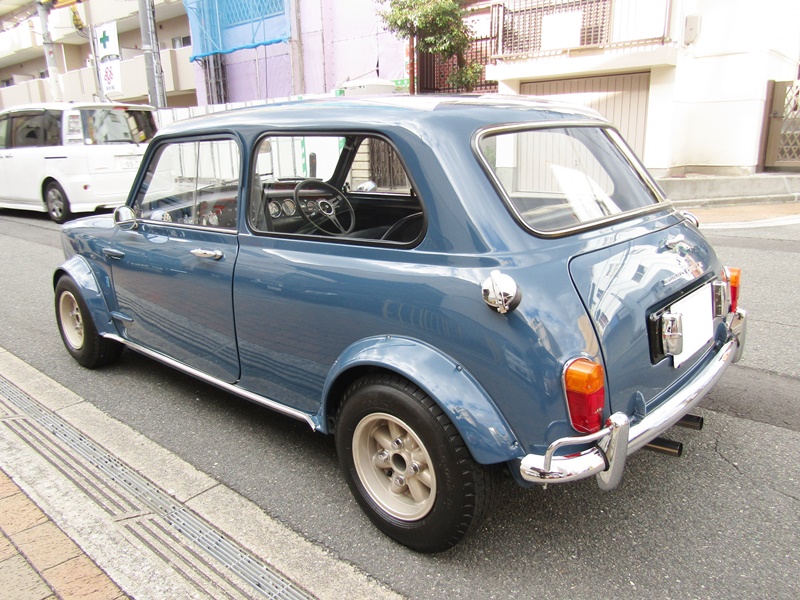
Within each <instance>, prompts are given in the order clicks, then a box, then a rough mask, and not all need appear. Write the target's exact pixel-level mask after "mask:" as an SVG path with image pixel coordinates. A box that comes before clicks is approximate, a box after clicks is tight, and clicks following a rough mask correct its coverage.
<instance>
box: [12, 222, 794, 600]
mask: <svg viewBox="0 0 800 600" xmlns="http://www.w3.org/2000/svg"><path fill="white" fill-rule="evenodd" d="M708 236H709V237H710V238H711V239H712V241H713V242H714V243H715V245H716V247H717V250H718V252H719V254H720V255H721V257H722V259H723V262H725V263H726V264H730V265H733V266H740V267H742V268H743V291H742V302H741V303H742V305H743V306H745V307H746V308H747V309H748V310H749V314H750V323H749V331H748V334H749V338H748V347H747V350H746V351H745V355H744V358H743V360H742V362H741V363H740V364H739V365H737V366H735V367H733V368H732V369H730V370H729V372H728V374H726V377H725V378H724V379H723V381H722V382H721V383H720V384H719V385H718V387H717V388H716V389H715V390H714V391H713V392H712V393H711V395H710V396H709V397H708V398H707V399H706V400H705V401H704V404H703V407H704V409H705V410H704V411H703V412H704V415H705V417H706V427H705V429H704V430H703V431H702V432H693V431H687V430H680V429H676V430H674V432H672V433H671V434H670V437H672V438H673V439H676V440H678V441H682V442H683V443H684V451H685V454H684V457H683V458H681V459H671V458H667V457H664V456H660V455H656V454H652V453H647V452H639V453H637V454H635V455H634V456H632V457H631V458H630V460H629V464H628V469H627V471H626V474H625V478H624V481H623V484H622V486H621V487H620V488H619V489H618V490H616V491H614V492H601V491H600V490H598V489H597V486H596V485H595V484H594V482H593V481H591V480H590V481H586V482H580V483H577V484H574V485H568V486H563V487H559V486H551V487H550V488H549V489H547V490H541V489H534V490H523V489H520V488H518V487H517V486H516V485H515V484H514V483H513V482H512V481H511V480H510V479H507V480H505V481H503V483H502V485H501V490H500V494H499V498H498V502H497V506H496V507H495V511H494V515H493V517H492V518H491V519H490V520H489V521H488V522H487V523H486V524H485V526H484V527H483V529H482V530H481V531H479V532H477V534H476V535H474V536H473V537H471V538H469V539H468V540H466V542H465V543H463V544H461V545H460V546H458V547H457V548H455V549H454V550H452V551H450V552H446V553H443V554H440V555H435V556H421V555H418V554H415V553H413V552H411V551H409V550H407V549H405V548H403V547H401V546H398V545H397V544H395V543H393V542H392V541H390V540H389V539H387V538H385V537H384V536H383V535H381V534H380V533H378V532H377V531H376V530H375V529H374V528H373V527H372V525H371V524H370V523H369V522H368V520H367V519H366V517H364V516H363V514H362V513H361V511H360V510H359V509H358V507H357V506H356V504H355V502H354V500H353V499H352V497H351V496H350V493H349V491H348V490H347V488H346V486H345V484H344V481H343V479H342V477H341V476H340V475H339V471H338V468H337V463H336V455H335V450H334V445H333V441H332V439H330V438H326V437H324V436H322V435H319V434H314V433H312V432H311V431H310V430H309V429H307V427H306V425H305V424H303V423H300V422H298V421H293V420H290V419H288V418H285V417H282V416H279V415H277V414H274V413H272V412H270V411H268V410H266V409H262V408H259V407H257V406H255V405H252V404H249V403H247V402H244V401H241V400H239V399H237V398H234V397H232V396H229V395H227V394H224V393H221V392H220V391H218V390H217V389H215V388H212V387H210V386H207V385H204V384H202V383H199V382H197V381H195V380H193V379H191V378H189V377H187V376H184V375H181V374H179V373H176V372H174V371H172V370H170V369H168V368H166V367H162V366H160V365H159V364H157V363H154V362H152V361H150V360H148V359H145V358H143V357H141V356H138V355H136V354H134V353H132V352H127V353H125V355H124V356H123V359H122V360H121V361H120V362H119V363H118V364H116V365H114V366H113V367H110V368H107V369H103V370H99V371H88V370H85V369H83V368H81V367H80V366H78V365H77V364H76V363H75V362H74V361H73V360H72V359H71V358H70V357H69V355H68V354H67V352H66V351H65V350H64V348H63V346H62V344H61V340H60V338H59V336H58V332H57V328H56V325H55V320H54V316H53V306H52V305H53V293H52V284H51V274H52V272H53V269H54V268H55V267H56V266H57V265H58V264H59V263H60V262H61V259H62V254H61V246H60V241H59V237H58V228H57V226H55V225H53V224H51V223H50V222H49V221H47V220H46V218H45V217H43V216H40V215H33V214H25V213H11V212H8V211H0V251H1V252H2V255H3V260H2V261H1V262H0V273H1V274H2V282H3V300H2V302H0V325H1V326H0V346H2V347H4V348H6V349H8V350H9V351H10V352H12V353H14V354H15V355H17V356H18V357H20V358H22V359H23V360H25V361H26V362H28V363H29V364H31V365H33V366H34V367H36V368H37V369H39V370H40V371H42V372H44V373H45V374H47V375H48V376H50V377H52V378H53V379H55V380H57V381H58V382H60V383H61V384H63V385H65V386H66V387H68V388H70V389H72V390H73V391H75V392H76V393H77V394H79V395H81V396H83V397H84V398H86V399H87V400H90V401H91V402H92V403H94V404H95V405H96V406H97V407H99V408H100V409H101V410H103V411H104V412H106V413H108V414H109V415H111V416H112V417H114V418H116V419H119V420H120V421H123V422H124V423H126V424H128V425H130V426H131V427H133V428H135V429H136V430H138V431H139V432H141V433H142V434H144V435H145V436H147V437H148V438H150V439H152V440H153V441H155V442H156V443H158V444H160V445H162V446H164V447H166V448H168V449H169V450H171V451H172V452H174V453H176V454H178V455H179V456H181V457H182V458H184V459H185V460H187V461H188V462H190V463H191V464H193V465H194V466H196V467H197V468H198V469H200V470H202V471H204V472H206V473H208V474H209V475H211V476H212V477H214V478H216V479H217V480H219V481H221V482H223V483H225V484H226V485H227V486H229V487H231V488H232V489H234V490H236V491H238V492H239V493H241V494H242V495H244V496H246V497H247V498H249V499H250V500H252V501H253V502H255V503H257V504H258V505H259V506H261V507H262V508H263V509H264V510H265V511H266V512H267V513H268V514H270V515H271V516H273V517H274V518H276V519H278V520H279V521H281V522H283V523H285V524H286V525H288V526H289V527H291V528H292V529H294V530H296V531H298V532H300V533H302V534H303V535H304V536H305V537H307V538H308V539H310V540H312V541H314V542H315V543H318V544H320V545H322V546H324V547H325V548H327V549H329V550H330V551H331V552H332V553H333V554H335V555H336V556H338V557H339V558H342V559H343V560H346V561H348V562H350V563H352V564H354V565H356V566H357V567H359V568H360V569H362V570H363V571H365V572H366V573H368V574H370V575H372V576H373V577H375V578H376V579H378V580H380V581H382V582H385V583H386V585H388V586H389V587H391V588H392V589H394V590H396V591H398V592H400V593H402V594H404V595H406V596H408V597H410V598H431V597H460V598H481V599H484V598H533V597H538V598H609V597H615V598H642V597H648V598H651V597H652V598H767V597H769V598H796V597H798V596H800V550H798V547H800V466H799V465H800V404H799V403H798V401H797V399H796V396H797V394H796V392H795V390H796V389H797V387H796V386H797V385H798V383H800V370H799V369H800V367H798V364H800V361H798V358H800V335H799V334H800V331H798V327H800V325H798V324H800V303H799V302H797V298H796V295H797V290H800V268H798V266H797V263H794V260H796V259H797V258H798V252H799V251H800V225H792V226H787V227H770V228H759V229H754V228H750V229H748V228H743V229H729V230H722V229H719V230H718V229H710V230H708ZM324 576H325V574H324V573H320V574H319V577H324Z"/></svg>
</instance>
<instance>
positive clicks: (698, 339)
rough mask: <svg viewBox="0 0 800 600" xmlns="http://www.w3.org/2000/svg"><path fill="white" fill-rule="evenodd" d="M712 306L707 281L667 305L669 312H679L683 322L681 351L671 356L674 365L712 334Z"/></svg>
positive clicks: (680, 362) (690, 354) (683, 360)
mask: <svg viewBox="0 0 800 600" xmlns="http://www.w3.org/2000/svg"><path fill="white" fill-rule="evenodd" d="M713 306H714V305H713V297H712V291H711V284H710V283H709V284H707V285H704V286H703V287H701V288H700V289H699V290H695V291H694V292H692V293H691V294H689V295H688V296H686V297H685V298H681V299H680V300H678V301H677V302H676V303H675V304H673V305H672V306H670V307H669V312H670V313H671V314H673V315H674V314H680V315H681V319H682V322H683V323H682V324H683V328H682V333H683V351H682V352H681V353H680V354H676V355H675V356H673V357H672V360H673V366H674V367H679V366H681V364H683V363H684V362H685V361H686V360H688V359H689V358H690V357H691V356H692V355H693V354H694V353H695V352H697V351H698V350H700V348H702V347H703V346H705V345H706V344H707V343H708V341H709V340H710V339H711V338H712V337H713V336H714V315H713Z"/></svg>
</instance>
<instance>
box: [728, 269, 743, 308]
mask: <svg viewBox="0 0 800 600" xmlns="http://www.w3.org/2000/svg"><path fill="white" fill-rule="evenodd" d="M725 275H726V276H727V277H728V287H729V288H730V292H731V312H735V311H736V308H737V307H738V306H739V280H740V278H741V275H742V270H741V269H737V268H736V267H725Z"/></svg>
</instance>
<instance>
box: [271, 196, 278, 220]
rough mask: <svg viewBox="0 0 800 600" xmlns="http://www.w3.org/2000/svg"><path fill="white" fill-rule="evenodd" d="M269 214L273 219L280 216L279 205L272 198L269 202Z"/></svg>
mask: <svg viewBox="0 0 800 600" xmlns="http://www.w3.org/2000/svg"><path fill="white" fill-rule="evenodd" d="M269 216H270V217H272V218H273V219H277V218H278V217H280V216H281V205H280V204H278V203H277V202H275V200H273V201H272V202H270V203H269Z"/></svg>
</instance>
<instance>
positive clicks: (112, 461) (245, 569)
mask: <svg viewBox="0 0 800 600" xmlns="http://www.w3.org/2000/svg"><path fill="white" fill-rule="evenodd" d="M0 394H2V395H3V396H4V397H5V398H7V399H8V401H9V402H11V403H12V404H14V405H15V406H16V407H17V408H18V409H19V410H21V411H22V412H23V413H25V414H26V415H27V416H28V417H30V418H31V419H33V420H34V421H35V422H36V423H38V424H39V426H40V427H42V428H43V429H44V430H46V431H47V432H49V433H50V434H51V435H53V436H54V437H55V438H57V439H58V440H60V441H61V442H62V443H64V444H65V445H66V446H68V447H69V448H71V449H72V450H73V451H74V452H75V453H76V454H78V455H79V456H80V457H81V458H83V459H84V460H85V461H86V462H88V463H89V464H91V465H92V466H94V467H95V468H96V469H97V470H98V471H99V472H100V473H101V474H102V475H103V476H104V477H105V478H106V479H107V480H109V481H111V482H113V483H115V484H116V485H117V486H119V487H121V488H122V489H123V490H124V491H126V492H127V493H128V494H130V495H131V496H133V497H134V498H136V499H138V500H139V501H140V502H141V503H142V504H144V505H145V506H147V507H148V508H149V509H150V510H152V511H153V513H154V514H156V515H158V516H160V517H161V518H162V519H163V520H164V521H166V522H167V523H168V524H169V525H170V526H171V527H172V528H173V530H174V531H176V532H178V533H179V534H180V535H181V536H182V537H183V538H184V539H186V540H187V541H189V542H190V543H192V544H194V545H195V546H196V547H198V548H200V549H201V550H203V551H204V552H205V553H207V554H208V555H210V556H212V557H214V558H215V559H216V560H217V561H219V562H220V563H222V564H223V565H224V566H226V567H227V568H228V569H229V570H230V572H231V573H233V574H235V575H237V576H238V577H239V578H240V579H241V580H243V581H244V582H245V583H247V584H248V585H249V586H250V587H251V588H253V589H254V590H255V591H257V592H259V594H260V595H262V596H264V597H266V598H275V599H278V600H284V599H285V600H313V596H311V595H309V594H308V593H307V592H306V591H304V590H303V589H302V588H300V587H298V586H297V585H296V584H294V583H293V582H291V581H290V580H288V579H286V578H285V577H283V575H281V574H280V573H279V572H277V571H275V570H273V569H272V568H270V567H269V566H268V565H266V564H265V563H264V562H263V561H261V560H260V559H258V558H256V557H255V556H254V555H252V554H250V553H249V552H248V551H247V550H245V549H244V548H242V547H241V546H239V545H238V544H237V543H236V542H234V541H233V540H231V539H229V538H228V537H226V536H225V534H223V533H222V532H220V531H218V530H217V529H215V528H214V527H213V526H212V525H210V524H209V523H207V522H206V521H205V520H204V519H203V518H201V517H200V516H199V515H197V514H195V513H194V511H192V510H191V509H189V508H187V507H186V506H184V505H183V504H182V503H180V502H178V501H177V500H175V498H173V497H172V496H170V495H169V494H167V493H166V492H164V491H163V490H162V489H160V488H159V487H158V486H156V485H154V484H153V483H151V482H150V481H148V480H147V479H145V478H144V477H142V476H141V475H139V474H138V473H137V472H136V471H134V470H132V469H131V468H130V467H128V466H127V465H125V463H123V462H122V461H120V460H119V459H118V458H117V457H115V456H114V455H112V454H110V453H109V452H108V451H106V450H105V449H103V448H102V447H101V446H99V445H98V444H96V443H95V442H93V441H92V440H91V439H89V438H87V437H86V436H85V435H83V434H82V433H81V432H80V431H78V430H77V429H75V428H74V427H72V426H71V425H70V424H69V423H67V422H66V421H64V420H63V419H61V418H60V417H59V416H58V415H56V414H55V413H53V412H51V411H49V410H47V409H46V408H44V407H43V406H42V405H40V404H39V403H38V402H37V401H36V400H34V399H33V398H31V397H30V396H28V395H27V394H26V393H25V392H23V391H22V390H20V389H19V388H18V387H17V386H15V385H14V384H13V383H11V382H9V381H8V380H7V379H5V378H3V377H2V376H0Z"/></svg>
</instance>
